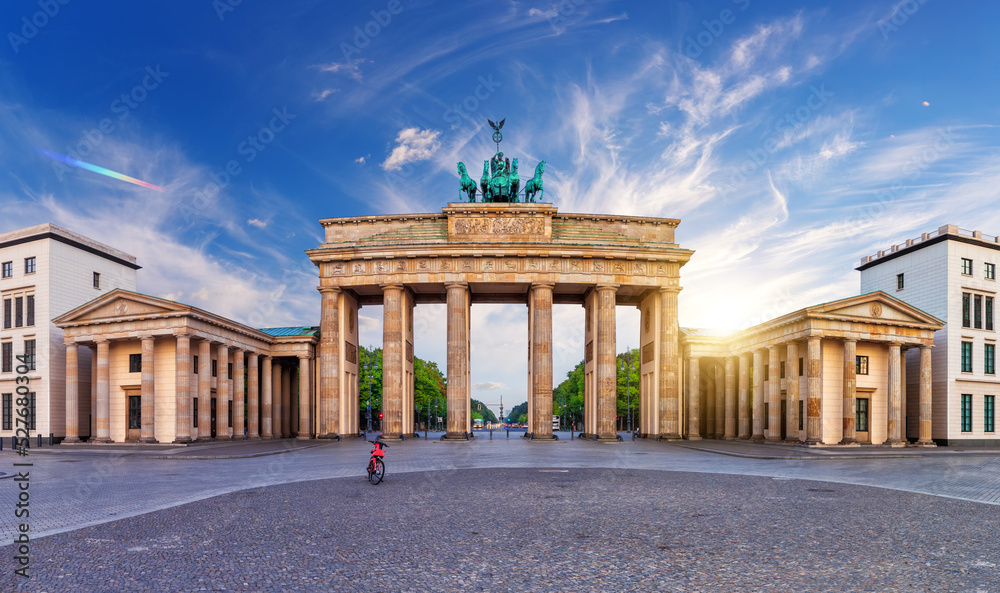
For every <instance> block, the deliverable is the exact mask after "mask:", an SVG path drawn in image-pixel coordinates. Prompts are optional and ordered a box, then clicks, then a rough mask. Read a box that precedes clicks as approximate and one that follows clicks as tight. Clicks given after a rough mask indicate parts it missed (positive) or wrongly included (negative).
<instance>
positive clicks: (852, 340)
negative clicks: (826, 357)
mask: <svg viewBox="0 0 1000 593" xmlns="http://www.w3.org/2000/svg"><path fill="white" fill-rule="evenodd" d="M850 342H854V343H855V344H857V343H858V339H857V338H844V343H850Z"/></svg>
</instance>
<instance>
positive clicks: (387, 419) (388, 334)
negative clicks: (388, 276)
mask: <svg viewBox="0 0 1000 593" xmlns="http://www.w3.org/2000/svg"><path fill="white" fill-rule="evenodd" d="M403 290H404V289H403V286H402V285H400V284H391V285H386V286H383V287H382V295H383V299H382V437H383V438H392V439H398V438H399V437H400V435H401V434H402V431H403V400H404V396H403V357H404V356H405V349H406V345H405V344H404V343H403V342H404V340H403Z"/></svg>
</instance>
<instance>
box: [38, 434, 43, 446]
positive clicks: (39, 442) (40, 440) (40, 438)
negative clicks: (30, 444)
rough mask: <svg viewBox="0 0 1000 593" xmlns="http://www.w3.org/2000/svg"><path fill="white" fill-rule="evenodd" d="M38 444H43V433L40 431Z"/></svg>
mask: <svg viewBox="0 0 1000 593" xmlns="http://www.w3.org/2000/svg"><path fill="white" fill-rule="evenodd" d="M38 446H39V447H41V446H42V433H38Z"/></svg>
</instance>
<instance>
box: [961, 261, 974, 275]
mask: <svg viewBox="0 0 1000 593" xmlns="http://www.w3.org/2000/svg"><path fill="white" fill-rule="evenodd" d="M962 274H964V275H966V276H971V275H972V260H971V259H966V258H964V257H963V258H962Z"/></svg>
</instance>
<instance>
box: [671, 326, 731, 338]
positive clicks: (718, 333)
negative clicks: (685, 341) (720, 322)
mask: <svg viewBox="0 0 1000 593" xmlns="http://www.w3.org/2000/svg"><path fill="white" fill-rule="evenodd" d="M680 330H681V333H682V334H683V335H685V336H691V337H695V338H724V337H726V336H728V335H730V334H732V333H733V331H732V330H728V329H711V328H705V327H682V328H680Z"/></svg>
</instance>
